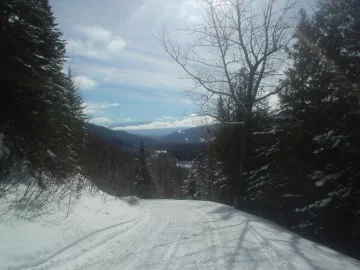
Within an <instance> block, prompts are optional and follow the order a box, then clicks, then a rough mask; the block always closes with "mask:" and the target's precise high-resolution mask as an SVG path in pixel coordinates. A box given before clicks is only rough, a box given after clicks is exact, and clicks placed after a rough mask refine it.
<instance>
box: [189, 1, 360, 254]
mask: <svg viewBox="0 0 360 270" xmlns="http://www.w3.org/2000/svg"><path fill="white" fill-rule="evenodd" d="M359 33H360V9H359V2H358V1H356V0H349V1H332V0H323V1H319V2H318V10H317V11H316V12H315V13H314V14H312V15H311V16H309V15H307V14H306V12H305V11H301V12H300V20H299V23H298V25H297V26H296V28H295V31H294V33H293V36H292V39H291V42H290V43H289V44H290V45H288V47H287V48H288V49H287V53H288V57H289V58H288V62H289V63H291V65H290V67H289V68H287V69H286V72H285V77H284V79H283V80H281V81H280V82H279V85H278V86H276V89H278V91H277V93H278V97H279V105H278V109H276V110H274V108H273V107H272V106H269V104H268V102H267V101H266V99H264V100H262V102H260V103H253V104H254V106H253V109H252V111H251V119H250V118H249V115H246V114H244V113H243V111H241V109H240V107H239V103H237V102H234V100H232V97H231V96H227V95H219V96H218V102H217V106H216V108H215V110H214V111H215V113H216V117H217V119H218V120H219V122H220V123H222V128H220V129H218V131H217V132H216V138H215V139H214V141H212V142H211V143H210V145H209V149H212V150H211V151H207V152H206V153H204V155H200V156H199V157H198V158H197V159H196V161H195V162H194V167H193V168H192V172H191V174H190V177H189V178H188V179H187V180H186V181H185V183H186V186H185V188H186V192H187V194H188V196H190V197H192V198H198V199H206V200H214V201H218V202H223V203H228V204H231V205H233V204H234V202H235V205H236V206H237V207H238V208H239V209H243V210H245V211H249V212H252V213H255V214H257V215H259V216H263V217H266V218H267V219H270V220H273V221H276V222H277V223H278V224H281V225H283V226H285V227H286V228H288V229H290V230H293V231H295V232H297V233H299V234H301V235H304V236H307V237H309V238H311V239H315V240H317V241H320V242H322V243H325V244H327V245H330V246H332V247H333V248H337V249H338V250H341V251H342V252H345V253H347V254H350V255H351V256H354V257H357V258H360V253H359V250H360V242H359V235H360V230H359V228H360V110H359V109H360V101H359V99H360V94H359V93H360V92H359V90H360V76H359V75H360V73H359V71H360V43H359V40H360V35H359ZM239 73H240V74H245V76H240V75H239V76H238V79H237V82H236V83H234V86H233V87H234V89H237V90H238V91H239V92H241V90H242V85H244V83H245V84H246V83H248V82H249V77H248V76H247V75H248V74H249V73H247V71H240V72H239ZM239 78H240V79H239ZM245 90H246V88H245ZM244 97H246V95H245V96H244ZM245 104H246V102H245ZM249 119H250V120H249ZM231 122H239V123H240V122H242V123H244V125H245V127H244V126H241V125H240V124H239V125H228V123H231ZM246 128H248V129H246ZM244 140H245V141H246V151H247V155H244V154H243V152H244V151H245V148H244V147H243V145H242V144H243V142H244ZM212 159H215V161H211V160H212ZM214 164H215V168H216V167H217V169H216V170H215V171H213V168H214ZM239 172H240V173H241V175H239ZM214 178H215V180H213V179H214ZM214 187H215V188H214ZM213 191H215V194H216V196H213V195H211V196H210V195H209V194H210V192H213Z"/></svg>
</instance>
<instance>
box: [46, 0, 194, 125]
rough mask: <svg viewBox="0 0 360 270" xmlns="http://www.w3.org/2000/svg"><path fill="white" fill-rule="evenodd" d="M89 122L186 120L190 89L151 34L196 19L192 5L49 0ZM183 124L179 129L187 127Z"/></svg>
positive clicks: (190, 0)
mask: <svg viewBox="0 0 360 270" xmlns="http://www.w3.org/2000/svg"><path fill="white" fill-rule="evenodd" d="M51 5H52V8H53V12H54V14H55V16H56V18H57V23H59V28H60V30H61V31H62V32H63V34H64V37H65V39H66V40H67V55H68V57H69V58H70V59H69V61H68V64H67V65H69V66H71V68H72V69H73V71H74V72H75V76H76V77H77V78H76V79H77V83H78V84H79V86H80V89H81V92H82V94H83V97H84V101H85V103H86V105H87V106H88V107H87V109H86V112H87V113H88V114H89V115H90V117H91V121H93V122H94V123H97V124H100V125H110V124H113V123H124V122H134V121H173V120H175V119H177V120H185V119H186V118H187V117H185V116H189V115H191V114H193V113H194V112H196V110H197V108H196V107H195V106H194V105H193V104H192V102H191V100H190V99H189V98H188V97H187V96H185V95H184V90H186V89H188V88H189V87H190V86H191V83H190V82H189V81H187V80H183V79H181V77H182V76H183V72H182V70H181V69H180V68H179V67H178V66H177V65H176V64H175V63H174V62H173V61H172V60H171V59H170V58H169V56H168V55H167V54H166V53H165V52H164V51H163V48H162V47H161V45H160V44H159V42H158V41H157V40H156V38H155V37H154V35H155V34H156V33H157V32H158V31H159V29H160V28H161V27H162V26H163V25H167V26H170V28H171V27H172V28H173V29H174V28H175V27H182V26H184V25H185V24H188V23H191V22H194V21H196V20H197V19H198V14H199V6H198V5H197V4H196V0H176V1H174V0H131V1H129V0H102V1H99V0H61V1H59V0H52V1H51ZM190 122H191V121H187V122H186V123H185V122H184V124H186V125H191V124H189V123H190Z"/></svg>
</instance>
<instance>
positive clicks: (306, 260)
mask: <svg viewBox="0 0 360 270" xmlns="http://www.w3.org/2000/svg"><path fill="white" fill-rule="evenodd" d="M104 198H106V199H104ZM61 214H62V215H61ZM63 214H64V212H62V213H61V211H57V212H54V213H52V214H48V215H46V216H43V217H42V218H41V219H36V220H21V219H18V218H13V219H12V220H11V219H8V220H7V221H5V222H4V223H2V224H1V225H0V226H1V227H0V230H1V236H0V269H6V268H8V267H13V268H12V269H21V267H23V268H25V269H28V268H29V269H38V270H40V269H42V270H44V269H69V270H70V269H102V270H108V269H109V270H110V269H111V270H112V269H339V270H340V269H341V270H346V269H360V262H359V261H356V260H354V259H351V258H349V257H347V256H344V255H342V254H340V253H338V252H335V251H333V250H331V249H329V248H326V247H324V246H322V245H319V244H316V243H313V242H310V241H307V240H305V239H303V238H301V237H300V236H298V235H296V234H293V233H291V232H288V231H286V230H284V229H282V228H280V227H278V226H276V225H274V224H273V223H270V222H268V221H266V220H263V219H260V218H258V217H255V216H253V215H250V214H246V213H244V212H240V211H237V210H234V209H233V208H231V207H228V206H224V205H220V204H216V203H210V202H200V201H173V200H143V201H140V202H139V204H138V205H136V206H129V205H128V204H126V203H124V202H123V201H121V200H119V199H116V198H113V197H110V196H107V195H103V194H97V195H91V194H89V193H87V194H82V196H81V198H80V199H79V200H78V202H77V203H76V204H75V206H74V208H73V210H72V211H71V214H70V215H69V217H68V218H66V219H63ZM57 219H59V220H58V221H56V220H57ZM51 220H52V221H53V222H49V221H51ZM47 223H48V225H47V226H44V225H45V224H47Z"/></svg>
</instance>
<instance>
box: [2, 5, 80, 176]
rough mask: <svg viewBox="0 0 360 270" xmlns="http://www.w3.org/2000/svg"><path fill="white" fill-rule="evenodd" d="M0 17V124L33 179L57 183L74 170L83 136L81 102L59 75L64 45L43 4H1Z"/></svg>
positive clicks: (50, 14) (51, 14)
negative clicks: (42, 177)
mask: <svg viewBox="0 0 360 270" xmlns="http://www.w3.org/2000/svg"><path fill="white" fill-rule="evenodd" d="M0 16H1V18H0V39H1V40H0V73H1V74H2V76H1V77H0V85H1V100H0V114H1V115H2V117H1V120H0V126H1V127H2V129H3V130H4V132H5V135H6V136H7V137H8V138H9V139H10V140H11V141H12V142H13V143H14V145H15V147H16V150H17V152H18V155H21V156H22V157H23V158H25V159H27V160H29V161H30V165H29V167H30V172H31V174H32V175H33V176H34V177H37V176H39V175H42V174H43V173H45V174H47V175H48V176H51V177H52V178H53V179H57V181H58V182H61V179H63V178H65V177H67V176H69V174H71V173H74V172H75V171H78V170H79V167H78V164H79V163H78V159H79V156H77V155H76V154H75V151H77V150H78V149H75V145H76V146H80V145H83V140H84V135H85V134H84V117H83V115H82V112H81V111H82V108H81V104H80V103H81V98H80V96H79V94H78V93H75V92H74V91H73V90H74V89H73V90H72V89H71V88H72V86H71V85H70V84H69V79H70V80H71V78H67V76H66V75H65V74H64V73H63V72H62V69H63V65H64V61H65V41H64V40H63V39H62V33H61V32H60V31H59V30H58V28H57V25H56V23H55V17H54V15H53V13H52V11H51V7H50V5H49V2H48V0H26V1H25V0H16V1H15V0H5V1H2V2H1V3H0ZM75 122H76V124H75ZM75 127H76V131H75ZM75 141H76V142H75ZM80 141H81V142H82V143H79V142H80ZM70 144H71V145H70ZM75 167H76V170H74V168H75Z"/></svg>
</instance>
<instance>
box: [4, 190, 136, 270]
mask: <svg viewBox="0 0 360 270" xmlns="http://www.w3.org/2000/svg"><path fill="white" fill-rule="evenodd" d="M25 190H26V187H25V186H24V185H20V186H19V187H18V188H17V191H16V193H14V194H12V195H11V196H8V198H7V201H6V202H5V201H2V203H1V204H0V210H1V212H0V213H2V215H1V216H0V232H1V234H0V269H27V268H30V267H33V266H36V265H39V264H41V263H42V262H46V261H48V260H50V259H51V258H54V257H56V256H57V255H58V254H60V253H61V252H62V251H65V250H67V249H69V248H71V247H72V246H76V245H77V244H79V242H81V241H90V240H91V239H92V238H97V237H101V232H102V231H106V230H109V229H111V228H115V227H116V226H120V225H125V224H129V223H131V222H134V221H135V220H136V218H138V217H139V208H138V207H136V206H132V207H130V206H129V204H128V203H126V202H124V201H122V200H119V199H118V198H115V197H112V196H109V195H107V194H104V193H103V192H97V193H95V194H93V193H91V192H90V191H83V192H82V193H81V194H80V197H79V198H78V199H72V200H71V201H72V205H71V207H70V208H69V207H68V203H69V201H70V200H69V196H65V197H64V198H62V199H60V198H59V197H57V196H56V195H55V198H53V199H52V202H51V203H50V205H47V207H46V209H41V210H40V211H34V212H32V211H31V210H30V211H29V210H28V209H27V212H26V217H25V215H24V213H25V211H23V210H24V209H21V207H19V205H21V204H19V202H17V204H16V206H14V201H18V200H19V198H20V199H21V198H22V197H23V193H24V191H25ZM9 207H10V209H9ZM28 208H29V207H28ZM9 210H10V211H9ZM47 210H51V211H50V212H48V213H46V212H47ZM43 212H45V214H42V213H43ZM3 213H5V214H3ZM122 228H123V227H122ZM118 233H121V232H120V231H118V232H117V231H116V230H114V236H115V235H117V234H118Z"/></svg>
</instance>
